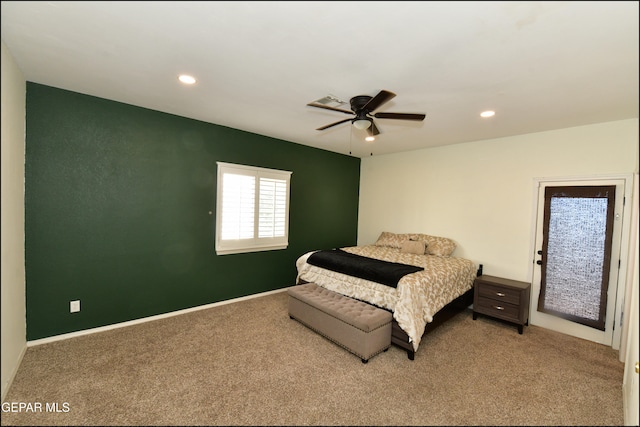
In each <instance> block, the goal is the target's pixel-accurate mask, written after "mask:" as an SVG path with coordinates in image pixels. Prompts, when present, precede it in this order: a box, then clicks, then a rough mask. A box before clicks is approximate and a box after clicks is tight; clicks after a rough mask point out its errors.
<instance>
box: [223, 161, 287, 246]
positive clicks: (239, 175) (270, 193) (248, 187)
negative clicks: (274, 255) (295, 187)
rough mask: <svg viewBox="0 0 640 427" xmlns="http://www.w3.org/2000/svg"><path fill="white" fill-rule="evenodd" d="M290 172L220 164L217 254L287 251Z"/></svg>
mask: <svg viewBox="0 0 640 427" xmlns="http://www.w3.org/2000/svg"><path fill="white" fill-rule="evenodd" d="M290 177H291V172H288V171H279V170H274V169H264V168H258V167H253V166H244V165H234V164H230V163H222V162H218V194H217V210H216V239H215V241H216V253H217V254H218V255H224V254H232V253H240V252H254V251H264V250H275V249H285V248H286V247H287V245H288V244H289V240H288V237H289V236H288V234H289V232H288V228H289V181H290Z"/></svg>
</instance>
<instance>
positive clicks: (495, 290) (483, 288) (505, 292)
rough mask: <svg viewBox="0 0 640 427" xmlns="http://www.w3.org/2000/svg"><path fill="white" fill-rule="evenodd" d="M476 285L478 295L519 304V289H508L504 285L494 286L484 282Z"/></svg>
mask: <svg viewBox="0 0 640 427" xmlns="http://www.w3.org/2000/svg"><path fill="white" fill-rule="evenodd" d="M476 286H477V287H478V295H479V296H480V297H484V298H491V299H495V300H500V301H504V302H506V303H509V304H516V305H517V304H520V294H521V291H520V290H519V289H510V288H506V287H504V286H494V285H489V284H486V283H478V284H476Z"/></svg>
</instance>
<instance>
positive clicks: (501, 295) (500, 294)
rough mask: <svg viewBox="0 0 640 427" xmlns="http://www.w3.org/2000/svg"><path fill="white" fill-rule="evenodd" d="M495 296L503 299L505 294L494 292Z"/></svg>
mask: <svg viewBox="0 0 640 427" xmlns="http://www.w3.org/2000/svg"><path fill="white" fill-rule="evenodd" d="M496 295H498V296H499V297H503V296H504V295H505V294H504V293H502V292H496Z"/></svg>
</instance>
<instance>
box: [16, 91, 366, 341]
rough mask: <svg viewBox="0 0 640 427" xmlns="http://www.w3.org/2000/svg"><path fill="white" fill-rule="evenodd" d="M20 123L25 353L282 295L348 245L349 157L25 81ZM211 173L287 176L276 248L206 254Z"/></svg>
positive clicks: (351, 222) (210, 249) (353, 209)
mask: <svg viewBox="0 0 640 427" xmlns="http://www.w3.org/2000/svg"><path fill="white" fill-rule="evenodd" d="M26 114H27V135H26V165H25V239H26V241H25V252H26V253H25V263H26V282H27V283H26V299H27V340H36V339H41V338H46V337H50V336H54V335H59V334H64V333H69V332H75V331H80V330H84V329H89V328H95V327H99V326H105V325H110V324H114V323H119V322H124V321H129V320H134V319H139V318H144V317H148V316H153V315H158V314H162V313H168V312H172V311H176V310H181V309H185V308H190V307H196V306H200V305H204V304H209V303H214V302H218V301H224V300H228V299H232V298H237V297H242V296H246V295H252V294H257V293H261V292H266V291H271V290H276V289H281V288H285V287H288V286H291V285H293V284H294V283H295V278H296V273H297V271H296V267H295V261H296V259H297V258H298V257H299V256H300V255H302V254H304V253H305V252H307V251H310V250H313V249H323V248H332V247H338V246H348V245H355V244H356V242H357V221H358V191H359V181H360V159H358V158H355V157H351V156H345V155H341V154H336V153H332V152H329V151H324V150H319V149H315V148H311V147H307V146H304V145H301V144H296V143H293V142H287V141H282V140H278V139H274V138H269V137H265V136H261V135H257V134H252V133H249V132H244V131H240V130H236V129H231V128H227V127H224V126H219V125H215V124H211V123H205V122H201V121H198V120H193V119H187V118H184V117H179V116H175V115H171V114H166V113H162V112H158V111H153V110H149V109H145V108H140V107H135V106H132V105H127V104H123V103H118V102H114V101H110V100H106V99H101V98H96V97H92V96H88V95H83V94H79V93H75V92H69V91H66V90H62V89H58V88H53V87H50V86H44V85H40V84H36V83H32V82H27V112H26ZM311 131H313V130H310V132H311ZM217 161H223V162H229V163H239V164H245V165H252V166H259V167H265V168H273V169H281V170H288V171H292V172H293V174H292V176H291V200H290V217H289V247H288V248H287V249H285V250H278V251H269V252H254V253H247V254H234V255H222V256H217V255H216V253H215V250H214V249H215V248H214V232H215V214H216V172H217V165H216V162H217ZM71 300H80V301H81V311H80V312H78V313H70V312H69V302H70V301H71ZM283 315H286V313H283Z"/></svg>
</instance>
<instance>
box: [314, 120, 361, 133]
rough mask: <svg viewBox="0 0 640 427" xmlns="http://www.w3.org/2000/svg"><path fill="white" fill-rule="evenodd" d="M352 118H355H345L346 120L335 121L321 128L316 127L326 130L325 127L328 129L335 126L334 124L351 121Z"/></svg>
mask: <svg viewBox="0 0 640 427" xmlns="http://www.w3.org/2000/svg"><path fill="white" fill-rule="evenodd" d="M351 120H353V119H344V120H340V121H339V122H335V123H331V124H330V125H326V126H322V127H321V128H318V129H316V130H325V129H328V128H330V127H333V126H336V125H339V124H341V123H346V122H350V121H351Z"/></svg>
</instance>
